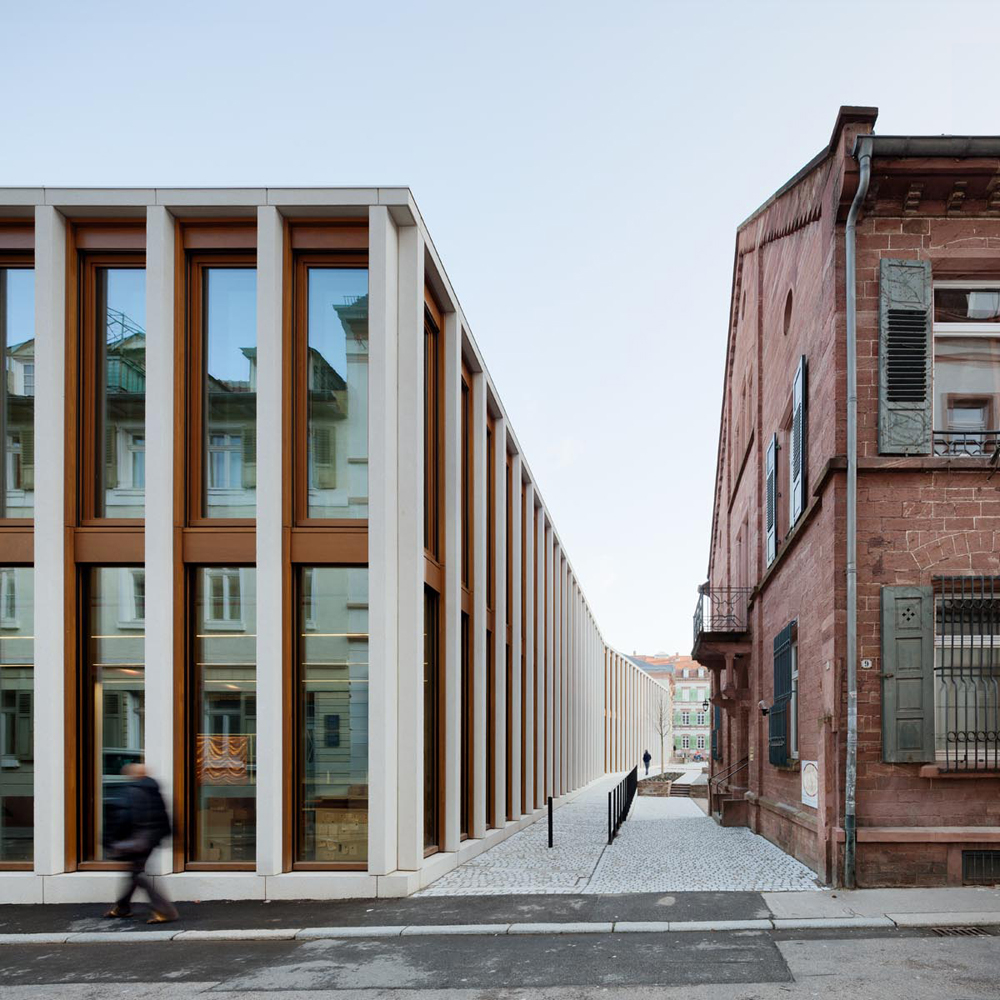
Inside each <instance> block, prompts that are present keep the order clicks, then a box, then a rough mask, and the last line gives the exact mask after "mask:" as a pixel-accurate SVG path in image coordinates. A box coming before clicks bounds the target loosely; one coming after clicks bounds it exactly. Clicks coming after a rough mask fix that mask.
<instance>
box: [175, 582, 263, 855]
mask: <svg viewBox="0 0 1000 1000" xmlns="http://www.w3.org/2000/svg"><path fill="white" fill-rule="evenodd" d="M255 582H256V574H255V572H254V570H253V568H252V567H248V566H239V567H237V566H212V567H206V568H202V569H198V570H195V573H194V624H195V634H194V662H193V677H192V688H193V691H192V694H193V700H192V704H191V709H190V712H191V723H192V726H191V729H192V731H191V734H190V740H191V742H190V743H189V751H190V752H191V753H192V756H191V758H190V760H191V763H192V764H193V770H192V773H191V776H190V777H191V788H192V793H193V795H192V830H191V836H190V842H189V843H190V852H189V856H190V859H191V861H193V862H196V863H199V862H207V863H212V862H219V863H222V864H230V863H236V864H252V863H253V861H254V857H255V855H254V847H255V844H256V818H257V800H256V783H257V740H256V736H257V671H256V639H257V634H256V607H257V605H256V593H255Z"/></svg>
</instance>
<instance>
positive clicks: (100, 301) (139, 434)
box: [93, 267, 146, 518]
mask: <svg viewBox="0 0 1000 1000" xmlns="http://www.w3.org/2000/svg"><path fill="white" fill-rule="evenodd" d="M94 277H95V294H96V309H97V315H96V326H95V330H96V337H95V340H94V350H95V354H96V356H95V358H94V359H93V360H94V371H95V376H96V387H95V388H96V399H95V402H96V406H97V426H96V428H95V430H96V435H97V449H96V450H97V453H98V458H97V461H96V463H95V473H96V479H97V484H96V487H97V488H96V494H95V510H94V514H95V516H97V517H129V518H131V517H142V516H143V514H144V512H145V492H146V272H145V270H144V269H143V268H141V267H99V268H97V269H96V273H95V275H94Z"/></svg>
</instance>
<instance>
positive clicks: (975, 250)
mask: <svg viewBox="0 0 1000 1000" xmlns="http://www.w3.org/2000/svg"><path fill="white" fill-rule="evenodd" d="M859 130H860V131H866V130H867V129H865V128H861V129H854V128H849V129H846V130H845V132H844V133H843V135H842V137H841V140H840V142H839V145H838V146H837V148H836V150H835V152H834V153H833V154H832V156H831V158H830V160H829V161H828V163H827V165H826V166H821V168H819V169H817V170H816V171H814V172H813V173H812V174H810V175H807V176H806V177H805V178H803V179H802V180H801V181H800V182H799V183H798V184H797V185H795V186H794V187H793V188H791V189H790V190H789V191H787V192H785V193H784V194H782V195H781V196H779V197H777V198H776V199H775V200H774V202H773V203H771V204H769V205H768V206H767V207H766V208H765V209H764V210H763V211H762V212H761V213H760V214H759V215H758V216H756V217H755V218H754V219H753V220H752V221H751V223H749V224H748V225H747V226H745V227H744V228H743V229H741V230H740V232H739V233H738V234H737V253H738V264H737V280H736V283H735V295H736V298H735V300H734V303H733V315H734V321H733V329H732V335H731V340H732V342H731V344H730V354H729V358H728V361H727V365H728V366H729V367H728V373H727V385H726V403H725V405H724V414H725V420H726V428H727V431H726V436H725V437H724V441H723V449H722V453H721V459H722V463H723V464H722V467H721V469H720V475H721V477H722V481H721V487H720V490H719V496H718V498H717V507H716V518H717V521H718V525H717V529H718V530H717V532H716V534H715V537H714V539H713V545H714V548H713V553H712V562H711V576H710V578H711V581H712V583H713V585H714V586H722V587H724V586H739V585H742V584H743V582H744V581H743V577H745V576H746V575H749V577H750V579H749V581H748V582H749V585H751V586H752V585H755V584H761V583H762V582H763V585H762V587H761V590H760V593H759V594H758V596H757V599H756V602H755V606H754V608H753V612H752V618H751V622H752V637H753V652H752V657H751V663H750V669H749V682H750V698H749V702H748V704H749V712H748V713H747V716H746V721H745V722H744V721H743V719H742V718H741V716H740V714H739V712H738V711H733V712H732V713H731V714H730V715H729V716H728V717H727V719H726V723H725V725H724V727H723V733H724V739H723V747H722V749H723V753H722V756H723V759H722V761H721V762H718V763H717V764H716V765H715V766H716V770H717V771H721V770H724V769H725V768H726V767H728V766H731V764H733V763H735V761H736V760H738V759H739V758H740V757H741V756H742V755H743V754H744V753H745V752H746V750H747V749H748V747H747V742H746V739H745V738H744V735H743V733H744V731H746V733H747V736H748V740H749V749H750V750H751V751H752V753H753V756H754V760H753V762H752V763H751V765H750V768H749V769H748V774H747V778H746V784H747V785H748V786H749V788H750V789H751V791H752V792H753V793H754V794H755V795H757V796H759V797H760V798H761V799H762V800H767V801H769V802H772V803H776V804H778V808H777V809H774V808H765V807H764V806H763V805H758V806H757V807H756V808H754V809H752V810H751V824H752V825H753V826H754V827H755V828H756V829H757V830H758V831H759V832H760V833H762V834H764V835H765V836H768V837H769V838H771V839H772V840H774V841H775V842H776V843H779V844H780V845H781V846H782V847H784V848H785V849H786V850H789V851H790V852H791V853H793V854H795V855H796V856H797V857H799V858H801V859H802V860H803V861H805V862H806V863H807V864H810V865H812V866H814V867H816V868H817V869H819V870H821V871H826V872H828V873H830V872H831V871H832V869H833V868H834V867H835V866H837V867H838V870H839V861H838V859H837V854H838V851H839V848H837V847H836V829H837V827H838V826H839V825H840V823H841V820H842V814H843V794H842V790H843V783H844V766H845V735H846V712H847V700H846V671H845V669H844V657H845V653H846V649H845V628H846V583H845V565H846V557H845V517H846V513H845V512H846V486H845V477H844V474H843V472H841V471H836V472H834V473H832V474H831V476H830V478H829V481H828V483H827V485H826V488H825V489H824V490H823V493H822V499H821V501H820V502H819V507H818V509H817V510H815V511H814V512H813V513H812V516H811V517H810V519H809V521H808V523H807V524H805V525H803V526H800V528H799V529H798V532H797V534H798V536H799V537H797V538H796V539H795V540H794V543H793V545H792V547H791V549H790V551H788V552H787V553H786V554H785V555H784V556H783V557H782V556H781V548H782V547H781V546H780V545H779V565H777V566H776V567H774V568H772V570H771V571H770V573H769V574H767V567H766V564H765V547H764V519H763V502H764V493H763V486H764V483H763V478H764V474H763V462H764V454H765V449H766V447H767V443H768V441H769V439H770V436H771V434H772V433H773V432H774V431H775V430H779V429H780V428H781V427H782V425H783V424H784V423H785V421H786V418H787V415H788V412H789V404H790V394H791V384H792V377H793V375H794V371H795V367H796V365H797V363H798V359H799V357H800V355H802V354H805V355H806V357H807V359H808V366H809V368H808V421H809V426H808V452H807V477H808V480H807V481H808V496H807V498H806V503H807V505H808V504H809V503H811V502H814V497H813V491H814V488H815V486H816V483H817V478H818V476H819V474H820V473H821V470H823V468H824V467H825V466H826V464H827V463H828V462H829V461H831V460H834V461H835V462H836V460H838V459H839V461H841V462H842V460H843V456H844V454H845V453H846V416H845V405H846V348H845V332H846V318H845V312H844V309H845V291H844V288H845V285H844V238H843V221H844V215H845V209H844V206H845V205H846V200H844V199H842V198H841V186H842V184H845V183H846V182H845V181H844V177H845V174H850V175H852V176H854V175H855V172H856V165H855V164H854V162H853V161H852V160H850V158H849V156H848V152H849V150H850V149H851V148H852V147H853V142H854V136H855V134H856V133H857V131H859ZM876 188H877V185H876ZM849 195H850V191H848V198H847V200H849ZM893 204H894V205H895V209H892V208H889V207H888V203H887V202H877V203H876V204H875V206H874V211H873V208H872V205H869V206H868V208H867V213H868V214H867V215H866V216H865V217H863V218H862V219H861V221H860V223H859V226H858V313H857V320H858V344H857V347H858V352H857V353H858V397H859V413H858V431H859V445H858V450H859V456H860V458H861V462H862V468H861V471H860V475H859V493H858V626H859V628H858V632H859V649H858V656H859V659H860V658H870V659H872V661H873V669H871V670H870V671H869V670H859V676H858V723H859V751H858V760H859V772H858V822H859V824H860V825H861V826H869V827H871V826H923V827H933V826H940V827H949V826H971V825H988V826H1000V778H995V777H987V778H982V779H963V780H949V779H928V778H920V777H919V775H918V771H919V765H890V764H883V763H882V761H881V753H882V749H881V733H882V720H881V681H880V678H879V666H880V657H881V648H880V646H881V638H880V634H879V605H880V588H881V587H882V586H884V585H889V584H928V583H930V582H931V579H932V578H933V577H934V576H936V575H940V574H947V573H958V574H1000V476H997V477H996V479H994V480H993V481H988V480H987V470H986V468H985V461H980V463H979V466H978V468H976V467H975V465H976V463H975V462H972V463H971V464H972V465H973V466H974V468H973V469H972V471H967V470H968V467H969V465H970V463H969V462H968V461H966V462H965V463H964V465H965V467H966V469H965V470H963V471H957V468H958V467H959V466H960V465H962V464H963V463H961V462H957V463H955V464H954V467H953V468H951V469H949V468H946V467H943V463H942V462H941V461H940V460H933V459H932V460H929V461H928V460H921V459H898V460H897V459H893V460H891V461H887V459H885V458H880V457H879V456H878V445H877V403H878V401H877V386H878V301H879V300H878V295H879V286H878V267H879V259H880V258H881V257H892V258H917V257H919V258H922V259H927V260H930V261H931V265H932V269H933V271H934V273H935V274H936V275H940V274H947V276H948V277H949V278H953V277H956V276H961V275H962V274H963V268H967V269H968V270H967V271H966V272H965V273H975V274H976V275H977V276H979V277H982V276H984V275H989V276H991V277H1000V218H944V217H930V216H929V215H928V216H925V217H921V216H919V215H916V216H907V217H902V216H897V215H891V216H890V215H889V212H890V211H898V209H899V204H898V203H897V202H894V203H893ZM838 211H839V213H840V214H839V222H838V221H837V218H838ZM994 263H995V267H994ZM991 267H993V268H994V269H993V270H992V272H991V271H990V268H991ZM789 290H791V291H792V302H793V306H792V319H791V323H790V325H789V330H788V333H787V335H786V334H785V332H784V325H785V324H784V317H785V306H786V301H787V296H788V291H789ZM748 369H753V370H754V372H753V376H752V377H751V378H748V375H747V372H748ZM749 384H752V385H753V393H754V395H755V405H756V413H755V415H754V429H753V438H752V441H750V443H749V445H748V446H747V448H746V449H744V448H743V444H744V443H745V441H746V440H747V434H746V432H745V431H744V430H743V429H742V424H741V416H740V406H741V398H742V394H743V392H744V391H745V387H746V386H747V385H749ZM744 452H745V455H744ZM787 462H788V453H787V451H784V452H781V453H779V456H778V463H779V467H780V473H779V480H778V482H779V489H780V490H782V492H784V493H786V496H784V497H782V502H781V503H780V504H779V515H780V519H779V523H778V537H779V539H781V538H782V537H783V536H784V535H785V534H786V532H787V509H788V508H787V486H788V475H787ZM887 465H891V466H892V468H887V467H886V466H887ZM741 469H742V471H741ZM738 537H739V538H740V540H741V542H742V544H743V545H745V546H747V557H746V561H747V562H748V563H749V567H750V568H749V573H748V574H747V573H746V572H745V571H744V570H743V568H742V566H741V556H740V546H739V545H738V544H737V538H738ZM786 544H787V543H786ZM793 619H795V620H797V621H798V623H799V634H798V644H799V647H798V648H799V702H800V708H799V733H800V757H801V758H802V759H805V760H817V761H819V762H820V803H819V808H818V809H817V810H813V809H810V808H809V807H806V806H803V805H802V803H801V779H800V775H799V773H798V772H797V771H796V770H793V769H778V768H774V767H772V766H771V765H770V764H769V763H768V760H767V757H768V740H767V720H766V719H765V718H763V717H762V716H761V715H760V712H759V710H758V708H757V703H758V701H760V700H763V701H764V702H765V703H766V704H770V703H771V701H772V700H773V674H772V669H773V668H772V661H773V640H774V637H775V635H776V634H777V633H778V632H779V631H780V630H781V629H782V628H783V627H784V626H785V625H786V624H787V623H788V622H789V621H791V620H793ZM787 809H794V810H797V811H798V812H799V814H800V815H802V816H805V817H814V818H815V821H816V824H817V828H818V829H817V832H814V831H813V830H812V829H810V828H809V825H808V820H807V821H806V823H805V824H803V823H796V822H794V821H792V820H791V819H789V818H787V816H786V815H785V814H784V811H785V810H787ZM932 836H934V835H933V834H932V833H931V832H930V831H929V832H928V837H929V838H931V837H932ZM956 852H957V853H956ZM960 853H961V847H960V845H955V844H952V845H950V846H949V845H948V844H947V843H942V842H938V841H934V840H931V839H928V842H927V843H925V844H890V843H886V844H883V843H862V844H859V847H858V879H859V883H860V884H868V885H875V884H895V885H907V884H922V885H935V884H946V883H948V882H949V881H951V882H954V881H955V879H956V870H960V869H956V864H957V862H956V858H959V859H960ZM949 857H950V862H949ZM949 865H950V868H949Z"/></svg>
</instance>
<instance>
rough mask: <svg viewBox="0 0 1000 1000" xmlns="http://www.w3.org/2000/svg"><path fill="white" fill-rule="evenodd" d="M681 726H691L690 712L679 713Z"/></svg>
mask: <svg viewBox="0 0 1000 1000" xmlns="http://www.w3.org/2000/svg"><path fill="white" fill-rule="evenodd" d="M681 725H682V726H690V725H691V713H690V712H681Z"/></svg>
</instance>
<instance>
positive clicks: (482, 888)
mask: <svg viewBox="0 0 1000 1000" xmlns="http://www.w3.org/2000/svg"><path fill="white" fill-rule="evenodd" d="M615 782H616V779H615V778H613V777H611V778H605V779H602V780H600V781H597V782H595V783H594V784H593V786H591V787H590V788H588V789H587V790H586V791H584V792H583V793H581V794H580V795H578V796H577V797H576V798H575V799H573V801H571V802H569V803H567V804H566V805H564V806H562V807H561V808H560V809H558V810H556V813H555V817H554V829H555V838H554V839H555V846H554V847H553V848H551V849H549V847H548V845H547V838H548V830H547V827H546V824H545V823H544V822H538V823H535V824H533V825H532V826H529V827H528V828H526V829H525V830H522V831H521V832H520V833H516V834H514V836H512V837H509V838H508V839H507V840H505V841H504V842H503V843H502V844H499V845H498V846H497V847H494V848H493V849H492V850H490V851H487V852H485V853H484V854H481V855H479V857H477V858H473V859H472V860H471V861H468V862H466V863H465V864H464V865H461V866H460V867H458V868H456V869H455V870H454V871H451V872H449V873H448V874H447V875H444V876H442V877H441V878H440V879H438V880H437V881H436V882H434V883H433V884H432V885H430V886H428V887H427V888H426V889H424V890H423V891H422V892H420V893H418V894H417V895H419V896H480V895H482V896H490V895H508V894H512V893H514V894H519V895H531V894H544V893H557V894H559V893H563V894H568V893H582V894H599V893H625V892H698V891H720V890H723V891H748V892H790V891H795V890H813V889H818V888H819V886H818V884H817V882H816V876H815V874H814V873H813V872H812V871H810V870H809V869H808V868H807V867H806V866H805V865H803V864H801V863H799V862H798V861H796V860H795V859H794V858H792V857H790V856H789V855H787V854H785V853H784V852H783V851H781V850H780V849H779V848H777V847H775V846H774V845H773V844H772V843H770V842H769V841H767V840H765V839H764V838H763V837H758V836H757V835H756V834H754V833H751V832H750V830H748V829H746V828H743V827H721V826H718V825H717V824H716V823H715V822H714V821H713V820H711V819H709V818H708V817H707V816H706V815H705V814H704V812H702V810H701V808H700V807H699V806H698V805H697V803H695V802H692V801H691V800H690V799H680V798H678V799H662V798H653V797H650V796H637V797H636V800H635V803H634V804H633V806H632V812H631V814H630V816H629V818H628V820H627V822H626V823H625V824H624V825H623V826H622V828H621V831H620V832H619V834H618V836H617V838H616V839H615V842H614V844H612V845H611V846H610V847H608V845H607V825H608V813H607V800H608V790H609V789H610V788H611V787H613V786H614V784H615Z"/></svg>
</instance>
